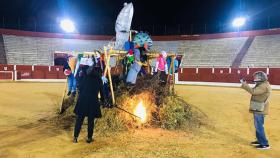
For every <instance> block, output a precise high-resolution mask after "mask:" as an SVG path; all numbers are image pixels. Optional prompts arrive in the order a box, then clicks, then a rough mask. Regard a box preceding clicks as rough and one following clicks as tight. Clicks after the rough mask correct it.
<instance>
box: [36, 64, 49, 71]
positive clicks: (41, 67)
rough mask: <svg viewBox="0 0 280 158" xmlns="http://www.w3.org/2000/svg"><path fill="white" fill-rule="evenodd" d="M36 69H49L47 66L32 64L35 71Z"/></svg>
mask: <svg viewBox="0 0 280 158" xmlns="http://www.w3.org/2000/svg"><path fill="white" fill-rule="evenodd" d="M37 70H39V71H49V66H38V65H36V66H34V71H37Z"/></svg>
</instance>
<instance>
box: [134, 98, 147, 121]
mask: <svg viewBox="0 0 280 158" xmlns="http://www.w3.org/2000/svg"><path fill="white" fill-rule="evenodd" d="M134 115H136V116H138V117H140V118H141V122H142V123H144V122H145V121H146V117H147V112H146V108H145V107H144V106H143V102H142V101H140V102H139V103H138V105H137V106H136V108H135V109H134Z"/></svg>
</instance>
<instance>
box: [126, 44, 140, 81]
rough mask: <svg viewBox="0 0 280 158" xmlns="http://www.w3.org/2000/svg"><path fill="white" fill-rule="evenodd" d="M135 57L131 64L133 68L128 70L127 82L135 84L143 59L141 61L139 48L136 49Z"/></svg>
mask: <svg viewBox="0 0 280 158" xmlns="http://www.w3.org/2000/svg"><path fill="white" fill-rule="evenodd" d="M134 58H135V61H134V63H133V64H132V65H131V68H130V70H129V72H128V75H127V78H126V83H128V84H135V83H136V80H137V75H138V73H139V71H140V70H141V66H142V65H141V61H140V51H139V49H134Z"/></svg>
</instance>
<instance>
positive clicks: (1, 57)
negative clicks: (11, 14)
mask: <svg viewBox="0 0 280 158" xmlns="http://www.w3.org/2000/svg"><path fill="white" fill-rule="evenodd" d="M2 36H3V41H2V45H4V46H2V47H1V39H0V63H4V64H5V63H6V64H17V65H18V64H19V65H53V62H54V61H53V53H54V52H55V51H66V52H67V51H75V52H84V51H93V50H95V49H100V48H102V47H103V46H104V45H107V44H108V42H109V41H108V40H80V39H62V38H47V37H28V36H16V35H2ZM248 39H249V37H234V38H219V39H203V40H174V41H172V40H169V41H154V45H153V49H154V50H157V51H161V50H165V51H172V52H177V53H178V54H183V55H184V57H183V60H182V65H181V66H182V67H197V66H198V67H213V66H214V67H230V66H231V65H232V64H233V63H234V62H235V61H236V58H237V55H238V54H240V52H242V50H245V51H244V52H242V54H243V55H245V57H244V58H243V56H241V57H240V60H237V61H238V66H239V65H240V63H241V67H248V66H250V67H267V66H270V67H279V66H280V53H279V50H280V35H264V36H256V37H254V38H252V40H251V42H250V44H248V47H249V48H248V49H244V46H246V43H248ZM246 41H247V42H246ZM1 48H2V49H4V50H5V51H4V50H2V51H1ZM242 54H241V55H242ZM238 59H239V58H238Z"/></svg>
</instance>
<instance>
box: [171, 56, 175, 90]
mask: <svg viewBox="0 0 280 158" xmlns="http://www.w3.org/2000/svg"><path fill="white" fill-rule="evenodd" d="M174 62H175V57H172V80H173V81H172V93H173V94H174V91H175V88H174V87H175V68H174Z"/></svg>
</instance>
